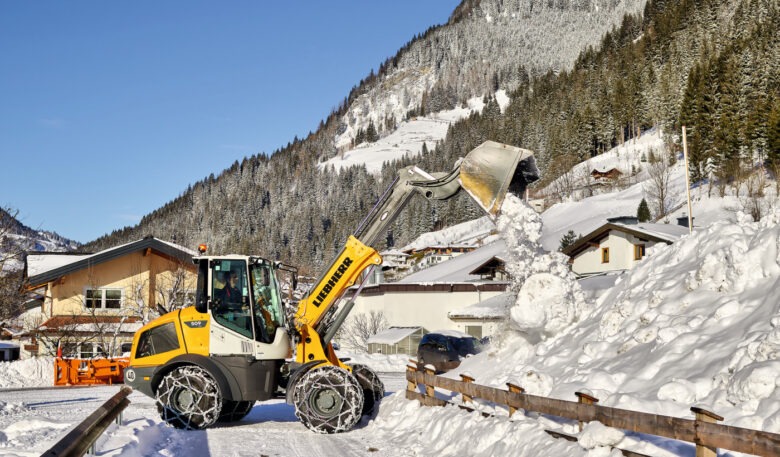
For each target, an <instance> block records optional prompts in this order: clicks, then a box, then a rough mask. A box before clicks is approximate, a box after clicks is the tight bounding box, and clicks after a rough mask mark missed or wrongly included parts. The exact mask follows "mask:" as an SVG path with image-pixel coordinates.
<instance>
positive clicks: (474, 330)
mask: <svg viewBox="0 0 780 457" xmlns="http://www.w3.org/2000/svg"><path fill="white" fill-rule="evenodd" d="M466 333H468V334H469V335H471V336H473V337H474V338H476V339H481V338H482V326H481V325H467V326H466Z"/></svg>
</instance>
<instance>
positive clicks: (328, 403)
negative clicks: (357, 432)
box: [293, 366, 363, 433]
mask: <svg viewBox="0 0 780 457" xmlns="http://www.w3.org/2000/svg"><path fill="white" fill-rule="evenodd" d="M293 404H294V405H295V415H296V416H298V419H300V420H301V422H303V424H304V425H305V426H306V427H307V428H309V429H310V430H313V431H315V432H318V433H339V432H344V431H347V430H350V429H351V428H352V427H354V426H355V424H356V423H357V422H358V421H359V420H360V416H361V413H362V411H363V389H362V388H361V387H360V384H359V383H358V381H357V379H356V378H355V377H354V376H353V375H352V373H350V372H349V371H347V370H345V369H343V368H339V367H335V366H324V367H320V368H314V369H312V370H310V371H308V372H307V373H306V374H304V375H303V376H301V378H300V379H299V380H298V382H296V383H295V387H294V388H293Z"/></svg>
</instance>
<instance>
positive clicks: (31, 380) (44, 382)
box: [0, 357, 54, 389]
mask: <svg viewBox="0 0 780 457" xmlns="http://www.w3.org/2000/svg"><path fill="white" fill-rule="evenodd" d="M51 385H54V359H53V358H51V357H41V358H33V359H25V360H17V361H15V362H0V388H3V389H8V388H13V387H42V386H51Z"/></svg>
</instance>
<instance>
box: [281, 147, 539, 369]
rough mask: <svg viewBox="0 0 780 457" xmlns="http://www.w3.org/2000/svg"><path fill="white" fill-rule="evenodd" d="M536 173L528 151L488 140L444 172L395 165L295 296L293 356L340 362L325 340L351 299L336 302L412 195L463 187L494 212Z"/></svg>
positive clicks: (446, 194)
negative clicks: (332, 254) (350, 231)
mask: <svg viewBox="0 0 780 457" xmlns="http://www.w3.org/2000/svg"><path fill="white" fill-rule="evenodd" d="M537 179H538V170H537V169H536V164H535V162H534V159H533V153H532V152H531V151H528V150H526V149H520V148H515V147H512V146H507V145H504V144H500V143H495V142H492V141H488V142H485V143H483V144H482V145H480V146H478V147H477V148H475V149H474V150H472V151H471V152H469V154H468V155H467V156H466V157H464V158H463V159H461V160H460V161H458V163H457V164H456V165H455V167H454V169H453V170H452V171H450V172H449V173H436V174H428V173H426V172H425V171H423V170H421V169H419V168H418V167H416V166H409V167H406V168H403V169H401V170H400V171H399V173H398V176H397V178H396V179H395V181H394V182H393V183H392V184H391V185H390V186H389V187H388V189H387V190H386V191H385V193H384V194H383V195H382V196H381V197H380V199H379V201H378V202H377V204H376V205H375V206H374V208H373V209H372V210H371V211H370V212H369V213H368V215H367V216H366V218H365V219H364V220H363V222H362V223H361V224H360V226H359V227H358V229H357V230H356V231H355V235H354V236H350V237H349V239H348V240H347V243H346V245H345V246H344V249H342V251H341V253H340V254H339V255H338V256H337V257H336V259H335V260H334V261H333V263H332V264H331V265H330V266H329V267H328V269H327V270H326V272H325V274H324V275H323V276H322V277H321V278H320V279H319V280H318V282H317V283H316V284H315V285H314V287H313V288H312V289H310V291H309V293H308V294H307V295H306V297H304V298H303V299H302V300H301V301H300V302H299V304H298V310H297V312H296V313H295V318H294V324H293V325H294V326H295V331H296V332H297V333H298V336H299V342H298V347H297V350H296V361H297V362H299V363H308V362H311V361H314V360H323V362H324V361H325V359H328V360H329V361H330V362H331V363H332V364H334V365H337V366H343V365H342V364H341V362H339V361H338V358H337V357H336V356H335V353H333V350H332V348H331V346H330V344H329V343H330V338H332V336H333V335H334V334H335V332H336V330H337V329H338V327H339V326H340V325H341V324H342V323H343V322H344V320H345V319H346V317H347V315H348V314H349V312H350V311H351V309H352V306H353V305H354V302H352V301H350V302H348V303H347V304H346V305H344V306H339V302H340V301H341V298H342V296H343V295H344V292H345V291H346V290H347V289H348V288H349V287H351V286H352V285H354V284H355V283H356V282H357V280H358V279H359V277H360V275H361V274H362V273H363V271H365V270H366V269H367V268H369V267H370V266H372V265H380V264H381V263H382V258H381V257H380V255H379V253H378V252H377V251H376V250H375V249H374V248H373V247H372V246H373V245H374V243H376V241H377V240H378V239H380V238H381V237H383V236H384V234H385V233H386V231H387V229H388V228H389V226H390V224H392V223H393V221H395V219H396V218H397V217H398V215H399V214H400V212H401V211H402V210H403V209H404V207H405V206H406V204H407V203H408V202H409V199H410V198H411V197H412V196H413V195H415V194H419V195H422V196H423V197H425V198H427V199H429V200H447V199H449V198H452V197H454V196H455V195H457V194H458V192H459V191H460V190H461V189H463V190H465V191H466V192H467V193H468V194H469V195H470V196H471V197H472V198H473V199H474V201H475V202H476V203H477V205H479V206H480V207H481V208H482V209H483V210H484V211H485V212H486V213H487V214H488V215H489V216H491V217H495V216H497V214H498V212H499V211H500V209H501V204H502V203H503V200H504V197H505V195H506V192H507V191H508V190H512V191H513V192H515V193H518V194H522V192H524V191H525V188H526V186H527V185H528V184H530V183H532V182H534V181H535V180H537Z"/></svg>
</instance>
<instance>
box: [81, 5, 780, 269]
mask: <svg viewBox="0 0 780 457" xmlns="http://www.w3.org/2000/svg"><path fill="white" fill-rule="evenodd" d="M467 4H468V5H471V3H464V5H467ZM469 11H471V10H469ZM459 17H460V16H459ZM464 17H465V16H464ZM682 17H685V18H687V19H688V20H687V21H681V20H680V18H682ZM456 23H457V21H456ZM452 25H453V24H450V25H447V26H443V27H442V28H446V27H450V26H452ZM437 30H438V29H437ZM778 30H780V12H779V11H778V8H777V5H776V4H775V3H773V2H770V1H768V0H707V1H699V2H693V0H686V1H685V2H661V1H657V2H652V3H649V4H647V5H646V7H645V9H644V14H643V16H641V17H639V16H627V17H626V18H625V19H624V21H623V23H622V25H621V27H620V28H617V29H615V30H614V31H612V32H610V33H609V34H608V35H606V36H605V37H604V38H603V39H602V40H601V42H600V44H599V45H598V46H594V47H592V48H588V49H587V50H586V51H585V52H583V53H582V54H580V56H579V57H578V58H577V60H576V62H575V63H574V65H573V67H572V69H571V70H570V71H562V72H560V73H554V72H548V73H545V74H544V75H541V76H531V75H529V77H528V79H526V80H525V81H526V82H525V83H522V84H520V85H519V86H518V87H517V89H516V90H514V91H511V92H508V99H509V102H508V103H506V104H504V103H503V100H497V99H496V98H495V97H494V96H493V95H492V94H493V93H494V92H493V91H492V90H491V91H490V92H485V93H484V94H483V95H486V96H485V97H484V106H483V108H482V109H481V111H480V112H478V113H477V112H472V113H471V114H470V115H468V117H464V118H462V119H461V120H459V121H457V122H453V123H451V124H450V125H449V126H448V128H447V132H446V136H445V137H444V139H442V140H440V141H439V142H438V143H437V145H436V147H434V148H429V147H428V145H429V141H428V140H427V139H425V140H420V139H418V140H417V142H416V143H415V144H414V145H410V147H408V148H406V149H407V150H408V152H409V153H410V154H411V153H414V151H415V150H416V149H417V148H418V147H419V148H420V150H421V151H422V150H423V148H422V144H423V142H425V144H426V147H425V149H426V150H427V152H424V151H423V152H424V153H422V154H420V155H419V156H417V157H409V156H408V155H407V156H403V154H397V155H394V156H393V157H389V156H388V157H387V158H386V159H384V158H383V159H382V160H390V159H392V158H395V159H396V160H395V161H393V162H387V163H386V164H385V163H384V162H383V165H382V167H381V168H380V170H381V171H380V172H379V173H377V174H374V173H372V172H369V171H368V168H366V166H364V164H369V163H371V164H372V165H371V167H372V168H371V169H372V170H376V169H377V168H379V165H378V164H379V160H376V159H370V158H361V159H359V160H357V157H356V156H357V155H360V153H361V152H367V151H371V150H372V148H373V150H376V151H378V154H379V155H380V156H382V155H383V154H385V151H386V149H387V146H390V147H393V146H394V145H395V144H396V143H391V144H389V145H388V144H387V143H382V141H383V140H386V138H388V137H387V136H386V137H384V138H380V139H379V141H370V142H368V143H366V144H364V145H357V146H356V147H355V148H352V149H350V148H348V149H346V150H344V151H341V152H342V153H343V154H342V156H339V155H338V154H337V153H338V152H339V151H337V149H336V147H335V143H334V142H335V141H336V140H335V139H336V138H337V136H338V135H341V134H344V133H345V131H344V130H341V125H342V124H341V116H342V115H343V114H344V112H342V111H338V112H334V113H333V114H332V115H331V116H330V117H329V118H328V119H327V120H326V121H325V122H323V124H322V125H321V128H320V129H318V130H317V131H316V132H314V133H312V134H311V135H309V136H308V137H307V138H305V139H294V140H293V141H292V142H291V143H290V144H289V145H288V146H287V147H285V148H283V149H282V150H280V151H277V152H276V153H275V154H273V155H271V156H265V155H259V156H254V157H249V158H246V159H245V160H243V161H241V162H236V163H234V165H233V166H232V167H230V168H229V169H228V170H225V171H224V172H223V173H221V174H213V175H211V176H209V177H208V178H206V179H204V180H203V181H200V182H197V183H195V184H193V185H192V186H191V187H190V188H189V189H187V190H186V191H184V192H183V193H182V195H180V196H179V197H177V198H176V199H174V200H172V201H171V202H170V203H169V204H167V205H165V206H163V207H161V208H160V209H158V210H156V211H154V212H153V213H151V214H149V215H147V216H146V217H144V218H143V219H142V221H141V223H140V224H139V225H137V226H135V227H125V228H123V229H120V230H117V231H116V232H114V233H112V234H110V235H107V236H105V237H103V238H101V239H99V240H96V241H95V242H93V243H91V244H90V246H89V249H91V250H95V249H100V248H105V247H108V246H111V245H115V244H118V243H120V242H125V241H128V240H131V239H138V238H140V237H142V236H145V235H148V234H154V235H155V236H157V237H160V238H164V239H170V240H175V241H176V242H177V243H180V244H183V245H195V244H197V243H200V242H206V243H208V244H209V245H210V246H211V247H212V250H213V252H215V253H220V252H222V253H225V252H254V253H258V254H262V255H266V256H269V257H273V258H278V259H281V260H284V261H287V262H290V263H294V264H297V265H299V266H301V267H302V268H303V269H304V270H306V269H310V270H311V271H310V273H312V274H316V273H317V272H319V270H320V269H321V268H322V267H323V266H324V263H325V262H327V261H328V260H329V259H331V258H333V257H334V255H335V253H336V252H337V251H338V249H339V248H340V246H341V244H342V243H343V240H344V239H345V237H346V236H347V234H348V233H350V232H351V231H352V230H354V228H355V227H357V225H358V223H359V221H360V220H361V219H362V216H363V215H364V214H365V213H366V212H367V211H368V209H369V208H370V207H371V206H373V203H374V202H375V201H376V199H377V197H378V195H380V193H381V192H382V191H383V190H384V188H385V187H386V186H387V184H388V183H389V182H390V180H391V179H392V176H393V173H394V172H393V170H396V169H398V168H399V167H401V166H405V165H408V164H410V163H412V162H413V163H415V164H418V165H420V166H421V167H422V168H424V169H426V170H428V171H441V170H448V169H449V168H450V167H451V166H452V164H453V163H454V162H455V160H457V158H458V157H461V156H463V155H465V153H467V152H468V151H469V150H470V149H471V148H473V147H475V146H477V145H478V144H480V143H481V142H482V141H484V140H487V139H492V140H496V141H500V142H505V143H509V144H513V145H517V146H521V147H525V148H528V149H531V150H533V151H534V152H535V155H536V158H537V163H538V164H539V165H540V168H541V171H542V174H543V177H544V180H545V182H543V183H542V185H546V184H547V183H549V182H550V181H552V180H554V179H555V178H557V177H558V176H560V175H561V174H562V173H563V172H564V171H565V170H568V169H570V168H571V165H572V164H574V163H578V162H581V161H584V160H585V159H586V158H588V157H591V156H594V155H597V154H599V153H603V152H604V151H607V150H609V149H611V148H613V147H615V146H618V145H620V144H623V143H624V142H625V141H627V140H630V139H633V138H634V137H636V136H637V134H638V132H642V131H647V130H648V129H650V128H652V127H653V126H657V128H658V129H659V130H658V131H659V132H663V133H659V135H661V137H662V138H663V141H664V142H665V143H669V144H673V145H674V147H675V148H679V146H680V144H679V140H675V137H674V136H672V134H673V133H676V132H678V131H679V126H680V124H681V120H682V119H689V118H690V119H694V118H696V117H695V116H698V115H699V114H701V113H703V111H701V110H699V111H697V112H685V113H684V112H682V107H683V106H686V107H688V106H702V105H701V103H698V102H697V103H692V104H688V103H683V100H684V99H686V100H691V101H696V100H699V99H700V98H701V97H704V96H706V97H708V99H710V100H715V101H717V103H715V102H713V104H712V107H711V108H712V109H711V110H709V111H707V112H708V113H711V114H712V118H711V119H704V118H701V117H699V118H697V119H704V120H699V121H697V122H696V123H695V124H691V123H689V124H688V125H689V127H690V130H689V132H690V134H691V136H690V138H689V140H690V141H689V146H690V148H691V152H692V159H693V161H692V166H693V167H694V168H695V169H698V170H700V171H701V172H702V173H704V172H705V171H706V172H707V173H709V174H710V175H712V176H711V177H714V178H717V176H715V175H716V174H717V173H720V176H721V178H720V181H721V182H727V181H728V180H729V179H730V178H729V176H730V174H731V175H733V174H734V170H739V169H744V168H751V167H752V166H753V165H754V164H755V163H756V162H758V161H760V160H762V157H764V158H771V157H774V156H773V155H772V154H774V153H773V152H772V151H774V149H772V148H773V147H774V146H772V145H774V144H775V143H776V140H777V139H778V138H780V129H777V130H776V132H777V133H773V132H775V130H773V128H772V126H773V125H774V124H772V122H774V121H772V119H774V118H773V117H772V116H769V115H767V109H769V111H770V112H773V111H771V110H772V109H773V108H772V107H773V106H776V105H777V106H780V96H778V93H780V89H779V88H780V81H779V80H778V76H777V75H779V74H780V71H777V68H780V57H778V56H780V52H778V49H779V47H778V43H780V37H778V34H779V33H780V32H778ZM430 36H432V35H431V33H429V34H427V35H426V36H425V37H422V38H421V39H420V40H423V41H420V42H421V43H422V42H424V39H427V38H429V37H430ZM737 37H740V38H739V39H737ZM440 45H441V43H440ZM507 46H509V45H507ZM510 47H511V46H510ZM405 52H407V49H406V48H404V49H403V50H401V51H400V52H399V54H398V57H399V58H400V57H402V56H403V55H404V53H405ZM550 58H551V59H552V58H553V56H550ZM720 63H722V64H729V65H730V67H729V68H732V69H733V70H739V71H730V72H726V73H719V72H716V71H715V69H717V68H719V67H718V66H717V65H716V64H718V65H719V64H720ZM694 69H698V70H696V72H697V74H699V73H701V71H704V69H707V70H708V71H709V73H708V75H710V76H711V84H706V85H704V86H703V87H706V88H718V87H722V88H724V90H725V87H726V86H728V85H729V84H732V83H733V84H737V83H741V85H739V87H741V89H740V90H739V91H737V92H734V93H733V95H734V97H732V99H731V100H732V101H733V103H731V102H730V103H729V104H728V105H727V104H725V103H721V101H719V100H723V99H722V98H720V97H718V96H717V94H709V93H702V92H701V87H700V86H690V87H689V86H688V85H687V81H688V75H689V74H691V73H692V72H693V71H694ZM759 74H760V75H765V76H764V77H762V78H758V79H754V78H752V77H751V75H754V76H755V75H759ZM365 87H368V86H365ZM356 94H357V92H355V93H353V96H351V97H350V98H349V100H351V101H354V97H355V96H356ZM760 94H764V95H763V96H762V97H759V98H760V101H761V102H760V103H754V102H753V101H754V99H756V97H758V96H759V95H760ZM686 97H687V98H686ZM349 104H350V103H347V105H349ZM345 106H346V105H345ZM465 106H467V105H466V104H465V102H463V103H461V108H463V107H465ZM502 107H503V108H502ZM728 107H738V110H737V111H736V113H738V114H739V116H736V117H734V116H732V115H730V114H729V115H728V116H722V115H721V114H723V113H726V111H724V110H726V109H727V108H728ZM448 108H449V107H448ZM345 109H346V108H345ZM686 109H687V108H686ZM422 111H424V110H422ZM434 112H438V110H435V111H434ZM730 112H731V111H730ZM697 113H699V114H697ZM778 113H780V108H778ZM417 114H420V113H417ZM694 115H695V116H694ZM686 116H689V118H686ZM691 116H693V117H691ZM433 118H434V117H433V116H432V115H429V114H427V115H426V116H425V117H424V118H423V119H433ZM419 119H420V118H419V117H418V120H419ZM729 119H737V120H738V121H739V122H737V124H734V123H733V122H731V123H730V124H729V125H731V126H732V127H730V128H731V129H732V130H733V131H735V132H739V135H738V137H737V139H738V140H739V141H741V143H739V144H740V145H741V146H739V145H738V147H735V146H733V141H732V139H733V138H732V137H731V136H728V135H726V136H724V135H722V134H721V133H722V132H724V131H726V130H724V129H726V128H727V124H726V121H727V120H729ZM777 119H778V122H780V117H778V118H777ZM410 120H413V119H412V118H410ZM429 123H431V124H433V123H434V122H430V121H429ZM696 124H699V125H707V126H713V128H710V129H698V130H696V129H695V125H696ZM399 125H402V124H399ZM409 125H410V124H409ZM778 125H780V124H778ZM717 132H721V133H718V141H716V142H714V143H713V142H712V141H714V139H712V138H709V139H708V137H709V136H711V135H714V134H715V133H717ZM697 135H698V136H697ZM727 139H728V140H729V142H727V143H723V142H722V141H721V140H724V141H725V140H727ZM740 139H741V140H740ZM710 140H712V141H710ZM431 141H433V140H431ZM708 141H710V142H709V143H708ZM778 144H780V143H778ZM729 145H731V146H729ZM400 149H403V148H397V149H396V151H397V150H400ZM725 151H729V152H728V154H726V153H725ZM734 151H741V152H740V153H739V154H738V155H735V154H734ZM399 156H401V157H400V158H398V157H399ZM342 158H350V159H356V160H354V162H348V163H350V164H352V166H351V167H350V168H342V167H339V169H340V172H339V173H336V172H335V170H336V168H337V167H336V166H335V164H334V168H333V169H331V168H330V167H327V168H320V166H319V165H318V164H320V163H322V161H323V160H324V159H333V160H334V161H338V160H341V159H342ZM737 159H738V160H737ZM773 163H774V162H773ZM735 164H738V165H740V166H739V167H735V166H734V165H735ZM729 170H731V171H729ZM700 174H701V173H700ZM478 214H479V211H478V209H477V208H475V207H473V206H472V205H471V204H470V203H469V202H468V201H467V199H460V198H459V199H455V200H453V201H450V202H446V203H442V204H439V205H434V206H431V205H428V204H427V203H424V202H416V201H413V202H412V203H411V204H410V205H409V206H408V207H407V210H406V212H405V213H404V214H403V215H402V216H401V217H400V218H399V220H398V221H397V222H396V224H395V226H394V227H393V235H394V238H395V240H396V243H397V244H399V245H402V244H405V243H408V242H409V241H411V240H412V239H414V238H415V237H416V236H418V235H420V234H422V233H425V232H429V231H431V230H432V228H433V227H434V226H436V225H441V224H443V225H452V224H456V223H458V222H462V221H465V220H470V219H473V218H474V217H476V216H477V215H478ZM378 247H379V248H380V249H381V248H383V247H384V246H378Z"/></svg>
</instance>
